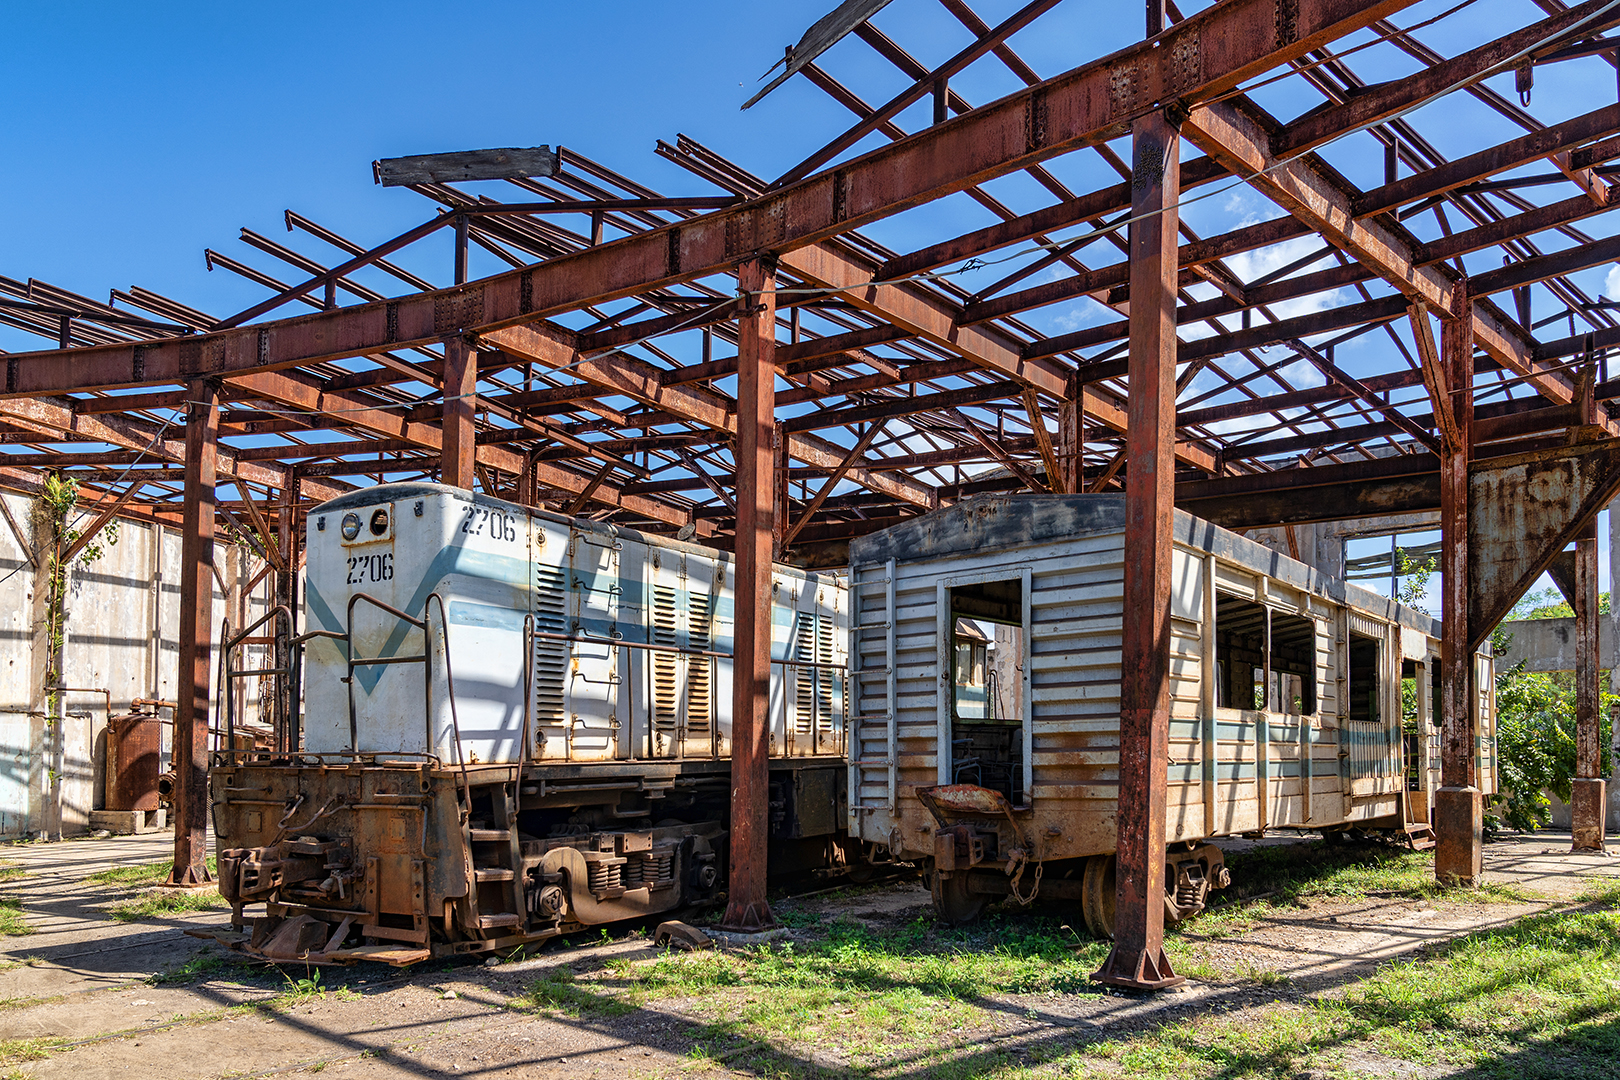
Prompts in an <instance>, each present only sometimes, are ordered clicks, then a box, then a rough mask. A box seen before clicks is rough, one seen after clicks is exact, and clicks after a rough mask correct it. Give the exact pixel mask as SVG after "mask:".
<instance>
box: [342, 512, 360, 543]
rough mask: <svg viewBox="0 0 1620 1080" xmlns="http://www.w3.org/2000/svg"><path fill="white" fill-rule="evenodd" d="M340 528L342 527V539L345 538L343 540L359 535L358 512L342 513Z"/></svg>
mask: <svg viewBox="0 0 1620 1080" xmlns="http://www.w3.org/2000/svg"><path fill="white" fill-rule="evenodd" d="M341 528H342V532H343V539H345V540H353V539H354V538H355V537H357V536H359V535H360V515H359V514H344V515H343V525H342V526H341Z"/></svg>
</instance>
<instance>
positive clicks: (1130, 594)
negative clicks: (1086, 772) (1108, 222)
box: [1092, 113, 1184, 990]
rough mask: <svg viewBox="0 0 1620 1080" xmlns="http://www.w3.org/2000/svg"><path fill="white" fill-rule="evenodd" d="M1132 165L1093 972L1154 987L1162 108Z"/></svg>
mask: <svg viewBox="0 0 1620 1080" xmlns="http://www.w3.org/2000/svg"><path fill="white" fill-rule="evenodd" d="M1132 140H1133V144H1134V145H1133V152H1134V158H1135V166H1134V169H1133V171H1132V174H1131V215H1132V218H1133V220H1132V223H1131V236H1130V259H1131V315H1130V334H1131V338H1130V348H1131V352H1130V366H1129V369H1128V370H1129V376H1130V404H1129V413H1128V416H1127V420H1126V423H1127V428H1126V437H1125V438H1126V449H1127V451H1128V455H1127V457H1128V460H1129V463H1130V465H1129V472H1128V473H1127V474H1126V478H1125V611H1126V612H1127V613H1128V617H1127V618H1125V620H1124V634H1123V638H1122V643H1121V650H1120V686H1119V698H1120V701H1119V807H1118V813H1117V815H1116V816H1117V819H1118V825H1119V840H1118V844H1117V847H1118V854H1117V859H1118V867H1117V876H1116V879H1115V880H1116V890H1115V897H1114V948H1113V951H1112V952H1110V953H1109V954H1108V959H1107V960H1106V961H1105V962H1104V963H1103V966H1102V968H1101V969H1100V970H1098V971H1097V973H1096V974H1095V975H1093V976H1092V977H1093V978H1095V979H1097V980H1098V981H1099V982H1105V983H1110V984H1112V985H1115V986H1128V987H1132V988H1135V989H1141V990H1157V989H1161V988H1163V987H1167V986H1174V985H1176V984H1177V983H1180V982H1183V981H1184V980H1183V979H1182V978H1181V976H1179V975H1177V974H1176V973H1175V972H1174V971H1172V970H1171V968H1170V960H1169V958H1168V957H1166V956H1165V954H1164V843H1165V839H1164V838H1165V820H1164V819H1165V800H1166V786H1167V785H1166V772H1167V769H1168V767H1169V742H1170V553H1171V550H1172V538H1171V523H1172V521H1173V518H1174V512H1175V502H1174V495H1175V469H1176V460H1175V437H1176V221H1177V211H1176V203H1177V200H1178V199H1179V197H1180V192H1181V175H1180V174H1181V169H1180V147H1179V136H1178V134H1177V130H1176V127H1175V126H1174V125H1173V124H1172V123H1171V122H1170V120H1169V119H1168V118H1167V117H1166V116H1165V115H1164V114H1163V113H1155V114H1153V115H1150V116H1145V117H1143V118H1142V119H1140V120H1138V121H1136V123H1135V125H1134V128H1133V132H1132Z"/></svg>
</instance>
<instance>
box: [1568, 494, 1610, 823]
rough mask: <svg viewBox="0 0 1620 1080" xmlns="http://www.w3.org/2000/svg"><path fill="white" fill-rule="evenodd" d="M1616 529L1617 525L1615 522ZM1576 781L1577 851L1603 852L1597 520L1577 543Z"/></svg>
mask: <svg viewBox="0 0 1620 1080" xmlns="http://www.w3.org/2000/svg"><path fill="white" fill-rule="evenodd" d="M1610 527H1611V528H1613V526H1612V525H1611V526H1610ZM1574 606H1575V780H1574V781H1573V782H1572V784H1571V792H1570V799H1569V812H1570V831H1571V832H1572V833H1574V845H1573V847H1572V850H1574V851H1603V850H1604V844H1603V839H1604V837H1603V832H1604V824H1605V822H1604V818H1605V817H1606V816H1607V810H1608V802H1607V798H1606V796H1607V794H1608V791H1607V788H1608V785H1607V784H1606V783H1604V780H1603V746H1602V725H1601V723H1600V721H1599V716H1598V709H1599V702H1600V700H1601V699H1600V696H1599V687H1598V674H1599V673H1598V667H1599V665H1600V663H1601V661H1600V660H1599V658H1598V623H1599V616H1598V554H1597V521H1596V520H1595V519H1594V520H1593V521H1592V522H1591V523H1590V524H1588V525H1587V527H1586V531H1585V532H1584V533H1583V534H1582V535H1581V536H1580V537H1579V538H1577V539H1576V541H1575V605H1574Z"/></svg>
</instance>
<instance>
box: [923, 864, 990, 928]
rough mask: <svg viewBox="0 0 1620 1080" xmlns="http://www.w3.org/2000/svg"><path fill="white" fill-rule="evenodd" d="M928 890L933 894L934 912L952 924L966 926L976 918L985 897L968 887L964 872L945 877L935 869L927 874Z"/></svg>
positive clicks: (981, 908) (942, 919) (982, 907)
mask: <svg viewBox="0 0 1620 1080" xmlns="http://www.w3.org/2000/svg"><path fill="white" fill-rule="evenodd" d="M929 891H930V892H931V893H933V896H934V914H935V915H936V916H938V917H939V920H940V922H944V923H949V924H950V925H952V926H966V925H967V924H968V923H970V922H972V921H973V920H974V919H977V918H978V917H979V913H980V912H982V911H983V910H984V905H985V902H986V899H987V898H986V897H985V895H984V894H983V893H976V892H972V891H970V890H969V889H968V876H967V875H966V874H952V875H951V876H950V877H945V876H944V875H943V874H940V873H938V872H937V871H936V872H935V873H933V874H930V875H929Z"/></svg>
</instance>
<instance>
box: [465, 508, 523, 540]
mask: <svg viewBox="0 0 1620 1080" xmlns="http://www.w3.org/2000/svg"><path fill="white" fill-rule="evenodd" d="M461 531H462V532H464V533H466V534H467V535H468V536H483V535H485V534H486V533H487V534H488V535H489V536H490V537H491V538H492V539H495V540H516V539H517V538H518V529H517V521H516V520H515V519H514V518H512V517H510V516H509V515H507V514H506V513H504V512H502V511H500V510H491V509H489V508H487V507H483V506H469V507H467V516H466V517H464V518H462V519H461Z"/></svg>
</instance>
